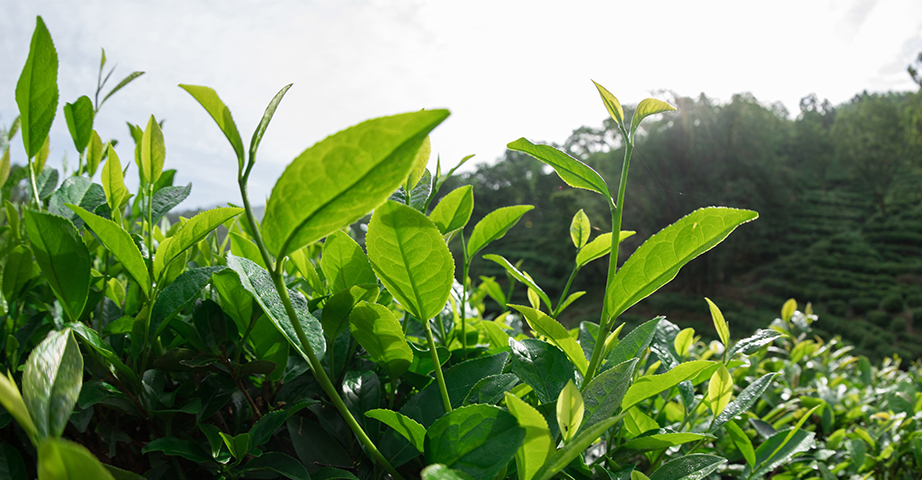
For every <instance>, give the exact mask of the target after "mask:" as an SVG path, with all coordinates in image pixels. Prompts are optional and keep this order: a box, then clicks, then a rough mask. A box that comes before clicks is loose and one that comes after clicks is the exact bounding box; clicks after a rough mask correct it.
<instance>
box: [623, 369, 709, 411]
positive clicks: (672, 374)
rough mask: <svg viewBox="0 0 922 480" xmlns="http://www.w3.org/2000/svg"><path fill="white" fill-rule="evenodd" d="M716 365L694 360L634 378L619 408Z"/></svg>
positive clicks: (629, 405) (630, 404)
mask: <svg viewBox="0 0 922 480" xmlns="http://www.w3.org/2000/svg"><path fill="white" fill-rule="evenodd" d="M718 365H720V364H719V363H717V362H710V361H707V360H695V361H692V362H686V363H682V364H680V365H678V366H676V367H675V368H673V369H672V370H669V371H668V372H666V373H663V374H661V375H648V376H646V377H640V378H638V379H637V380H634V384H633V385H631V387H630V388H628V390H627V393H626V394H624V399H623V400H622V401H621V408H622V409H624V410H627V409H629V408H631V407H633V406H634V405H637V404H638V403H640V402H641V401H643V400H645V399H647V398H650V397H652V396H653V395H656V394H658V393H662V392H665V391H666V390H669V389H670V388H672V387H674V386H676V385H678V384H679V383H681V382H684V381H685V380H689V379H691V378H694V377H696V376H697V375H698V374H699V373H701V372H702V371H704V370H706V369H708V368H711V367H713V368H714V369H715V370H716V369H717V367H718Z"/></svg>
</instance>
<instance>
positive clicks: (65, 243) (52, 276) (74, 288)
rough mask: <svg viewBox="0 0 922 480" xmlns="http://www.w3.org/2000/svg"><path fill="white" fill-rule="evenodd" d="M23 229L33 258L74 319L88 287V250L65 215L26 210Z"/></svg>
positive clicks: (62, 304)
mask: <svg viewBox="0 0 922 480" xmlns="http://www.w3.org/2000/svg"><path fill="white" fill-rule="evenodd" d="M23 217H24V219H25V223H26V232H28V234H29V242H30V243H31V244H32V253H33V254H34V255H35V261H36V262H37V263H38V265H39V267H41V269H42V273H44V276H45V279H46V280H47V281H48V284H49V285H50V286H51V290H52V291H53V292H54V295H55V297H57V298H58V300H59V301H60V302H61V306H62V307H63V308H64V311H65V313H66V314H67V318H68V319H70V320H71V321H77V320H78V319H79V318H80V314H81V313H82V312H83V307H84V305H85V304H86V299H87V296H88V295H89V290H90V266H91V263H90V252H89V251H88V250H87V248H86V244H84V243H83V239H82V238H81V237H80V234H79V233H78V232H77V229H76V228H74V224H73V223H71V222H70V220H67V219H66V218H62V217H59V216H57V215H52V214H49V213H43V212H39V211H35V210H30V209H28V208H27V209H25V210H24V211H23Z"/></svg>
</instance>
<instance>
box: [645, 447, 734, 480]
mask: <svg viewBox="0 0 922 480" xmlns="http://www.w3.org/2000/svg"><path fill="white" fill-rule="evenodd" d="M725 463H727V459H726V458H723V457H717V456H714V455H705V454H701V453H693V454H691V455H685V456H684V457H679V458H676V459H675V460H671V461H669V462H667V463H665V464H663V466H662V467H659V468H657V469H656V471H655V472H653V474H652V475H650V480H702V479H704V478H706V477H707V476H708V475H710V474H711V472H713V471H714V470H717V468H718V467H720V466H721V465H723V464H725ZM742 478H747V477H746V475H743V476H742Z"/></svg>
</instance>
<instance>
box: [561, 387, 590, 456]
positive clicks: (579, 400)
mask: <svg viewBox="0 0 922 480" xmlns="http://www.w3.org/2000/svg"><path fill="white" fill-rule="evenodd" d="M584 413H586V408H585V406H584V405H583V396H582V395H580V393H579V389H578V388H576V384H574V383H573V380H569V381H567V384H566V385H564V387H563V390H561V391H560V396H558V397H557V425H558V426H559V427H560V434H561V436H562V437H563V441H564V442H569V441H570V439H571V438H573V437H574V436H575V435H576V432H577V430H579V427H580V425H581V424H582V423H583V414H584Z"/></svg>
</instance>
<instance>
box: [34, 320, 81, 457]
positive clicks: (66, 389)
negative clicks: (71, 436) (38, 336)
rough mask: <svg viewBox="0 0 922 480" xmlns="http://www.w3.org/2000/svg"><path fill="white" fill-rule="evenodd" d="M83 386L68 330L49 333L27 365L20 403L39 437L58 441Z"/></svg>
mask: <svg viewBox="0 0 922 480" xmlns="http://www.w3.org/2000/svg"><path fill="white" fill-rule="evenodd" d="M82 385H83V356H82V355H80V347H79V346H78V345H77V341H76V340H74V336H73V334H72V333H71V331H70V330H62V331H60V332H52V333H50V334H49V335H48V338H46V339H45V340H43V341H42V343H40V344H38V346H36V347H35V349H34V350H32V353H31V354H29V359H28V360H27V361H26V366H25V370H24V371H23V375H22V389H23V400H24V401H25V403H26V406H27V407H28V408H29V415H30V416H31V417H32V421H33V422H34V423H35V429H36V432H37V433H38V437H39V438H41V439H47V438H49V437H60V436H61V434H62V433H64V427H65V426H67V421H68V420H69V419H70V415H71V413H73V410H74V405H75V404H76V403H77V397H78V396H79V395H80V387H81V386H82Z"/></svg>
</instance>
